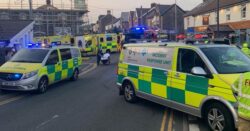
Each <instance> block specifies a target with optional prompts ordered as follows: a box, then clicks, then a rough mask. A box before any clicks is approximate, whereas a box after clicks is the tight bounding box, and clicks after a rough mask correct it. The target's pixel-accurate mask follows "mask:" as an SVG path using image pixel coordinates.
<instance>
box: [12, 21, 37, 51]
mask: <svg viewBox="0 0 250 131" xmlns="http://www.w3.org/2000/svg"><path fill="white" fill-rule="evenodd" d="M33 26H34V22H32V23H31V24H30V25H28V26H27V27H25V28H24V29H23V30H22V31H20V32H19V33H18V34H16V35H15V36H14V37H13V38H12V39H11V40H10V45H9V46H11V47H14V46H15V45H16V46H17V45H18V46H17V48H24V47H26V46H27V44H29V43H31V42H32V41H33Z"/></svg>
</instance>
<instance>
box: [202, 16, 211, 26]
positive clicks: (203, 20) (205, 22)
mask: <svg viewBox="0 0 250 131" xmlns="http://www.w3.org/2000/svg"><path fill="white" fill-rule="evenodd" d="M202 23H203V25H209V16H203V19H202Z"/></svg>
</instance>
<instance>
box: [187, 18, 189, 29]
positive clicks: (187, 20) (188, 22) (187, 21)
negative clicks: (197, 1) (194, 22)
mask: <svg viewBox="0 0 250 131" xmlns="http://www.w3.org/2000/svg"><path fill="white" fill-rule="evenodd" d="M187 26H188V27H189V26H190V18H189V17H188V18H187Z"/></svg>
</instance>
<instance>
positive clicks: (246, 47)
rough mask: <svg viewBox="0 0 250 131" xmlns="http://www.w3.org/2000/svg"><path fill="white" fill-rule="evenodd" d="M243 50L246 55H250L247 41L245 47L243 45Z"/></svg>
mask: <svg viewBox="0 0 250 131" xmlns="http://www.w3.org/2000/svg"><path fill="white" fill-rule="evenodd" d="M241 50H242V52H244V53H245V54H246V55H248V56H250V50H249V48H248V44H247V43H245V44H243V47H242V49H241Z"/></svg>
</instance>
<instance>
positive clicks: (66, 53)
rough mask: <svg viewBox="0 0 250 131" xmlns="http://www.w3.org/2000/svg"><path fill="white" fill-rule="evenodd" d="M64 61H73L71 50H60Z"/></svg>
mask: <svg viewBox="0 0 250 131" xmlns="http://www.w3.org/2000/svg"><path fill="white" fill-rule="evenodd" d="M60 53H61V57H62V61H65V60H69V59H72V56H71V51H70V49H60Z"/></svg>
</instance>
